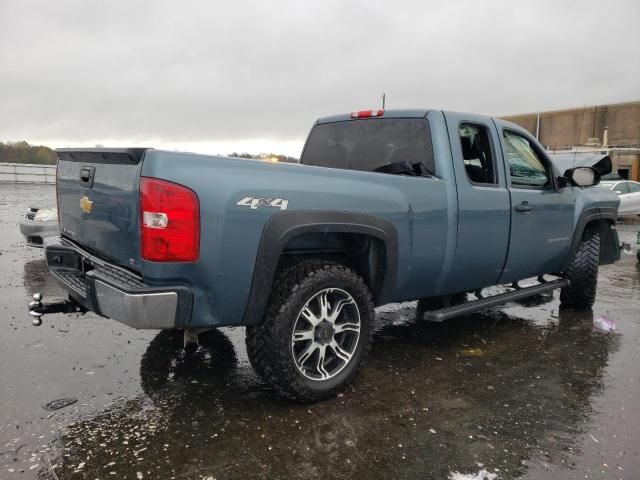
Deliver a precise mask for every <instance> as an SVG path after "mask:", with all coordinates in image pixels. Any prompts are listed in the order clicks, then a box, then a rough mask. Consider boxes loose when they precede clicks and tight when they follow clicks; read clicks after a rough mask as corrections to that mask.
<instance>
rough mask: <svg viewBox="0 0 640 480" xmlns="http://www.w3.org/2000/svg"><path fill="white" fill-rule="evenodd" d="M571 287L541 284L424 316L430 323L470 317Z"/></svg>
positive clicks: (559, 283)
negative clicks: (493, 308)
mask: <svg viewBox="0 0 640 480" xmlns="http://www.w3.org/2000/svg"><path fill="white" fill-rule="evenodd" d="M568 285H569V280H565V279H558V280H552V281H550V282H544V283H540V284H538V285H533V286H531V287H523V288H518V289H516V290H512V291H511V292H506V293H501V294H499V295H493V296H491V297H486V298H481V299H478V300H471V301H469V302H465V303H461V304H460V305H454V306H451V307H446V308H441V309H440V310H432V311H430V312H426V313H425V314H424V320H427V321H429V322H443V321H445V320H449V319H450V318H454V317H460V316H463V315H469V314H470V313H475V312H479V311H481V310H485V309H487V308H490V307H495V306H497V305H502V304H504V303H507V302H512V301H515V300H522V299H523V298H527V297H532V296H534V295H539V294H541V293H546V292H550V291H552V290H555V289H556V288H562V287H566V286H568Z"/></svg>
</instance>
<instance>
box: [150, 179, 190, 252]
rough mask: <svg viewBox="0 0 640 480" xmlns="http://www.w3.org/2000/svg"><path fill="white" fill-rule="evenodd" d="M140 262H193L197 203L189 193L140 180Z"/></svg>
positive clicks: (159, 182) (170, 185) (175, 186)
mask: <svg viewBox="0 0 640 480" xmlns="http://www.w3.org/2000/svg"><path fill="white" fill-rule="evenodd" d="M140 226H141V227H140V240H141V242H140V243H141V249H140V250H141V256H142V259H143V260H148V261H151V262H195V261H197V260H198V258H199V257H200V202H199V201H198V196H197V195H196V194H195V193H194V192H193V190H190V189H188V188H187V187H184V186H182V185H178V184H177V183H172V182H167V181H166V180H159V179H157V178H150V177H141V178H140Z"/></svg>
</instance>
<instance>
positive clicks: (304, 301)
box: [246, 261, 374, 402]
mask: <svg viewBox="0 0 640 480" xmlns="http://www.w3.org/2000/svg"><path fill="white" fill-rule="evenodd" d="M373 318H374V313H373V302H372V300H371V294H370V292H369V289H368V288H367V286H366V285H365V283H364V281H363V280H362V278H361V277H360V276H358V275H357V274H356V273H355V272H353V271H352V270H350V269H349V268H347V267H344V266H342V265H339V264H336V263H331V262H320V261H304V262H301V263H299V264H297V265H295V266H293V267H291V268H289V269H287V270H285V271H283V272H282V273H281V274H280V275H279V277H278V279H277V280H276V282H275V285H274V289H273V291H272V293H271V298H270V300H269V306H268V308H267V312H266V315H265V318H264V321H263V322H262V323H261V324H260V325H256V326H252V327H248V328H247V338H246V345H247V350H248V353H249V358H251V363H252V364H253V365H254V368H255V370H256V372H257V373H259V374H260V375H261V376H262V377H263V378H264V379H265V380H266V381H267V382H268V383H269V384H271V385H272V386H273V387H274V388H275V389H276V390H277V391H279V392H280V393H282V394H284V395H285V396H288V397H290V398H294V399H296V400H298V401H302V402H313V401H317V400H322V399H325V398H329V397H332V396H334V395H335V394H337V393H338V392H339V391H340V390H342V389H343V388H344V387H345V386H346V385H347V384H348V383H349V382H350V381H351V380H352V379H353V378H354V377H355V375H356V373H357V371H358V369H359V367H360V366H361V364H362V362H363V360H364V358H365V356H366V354H367V352H368V350H369V348H370V345H371V335H372V332H373V328H372V326H373Z"/></svg>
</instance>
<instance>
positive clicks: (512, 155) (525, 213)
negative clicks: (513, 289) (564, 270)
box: [495, 120, 575, 283]
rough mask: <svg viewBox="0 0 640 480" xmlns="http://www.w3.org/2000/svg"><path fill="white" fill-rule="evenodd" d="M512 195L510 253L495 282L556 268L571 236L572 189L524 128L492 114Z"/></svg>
mask: <svg viewBox="0 0 640 480" xmlns="http://www.w3.org/2000/svg"><path fill="white" fill-rule="evenodd" d="M495 122H496V125H497V127H498V132H499V137H500V145H501V146H502V152H503V156H504V162H505V169H506V172H507V183H508V187H509V193H510V196H511V207H512V208H511V235H510V242H509V254H508V257H507V263H506V264H505V269H504V272H503V274H502V276H501V278H500V283H508V282H512V281H514V280H521V279H523V278H528V277H532V276H536V275H539V274H545V273H552V272H556V271H557V270H558V269H559V268H561V266H562V264H563V263H564V261H565V259H566V256H567V255H568V253H569V248H570V245H571V240H572V237H573V225H574V212H575V192H574V189H573V188H571V187H567V188H562V189H557V183H556V178H555V176H556V172H555V171H554V169H553V167H552V164H551V161H550V160H549V158H548V157H547V155H546V154H545V153H544V149H543V148H542V147H541V146H540V145H539V144H538V143H537V142H536V141H535V140H534V139H533V137H531V136H530V135H529V134H528V133H526V132H524V131H522V130H521V129H516V128H515V127H512V126H511V125H509V124H505V123H504V122H501V121H500V120H496V121H495Z"/></svg>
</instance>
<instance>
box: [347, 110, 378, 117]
mask: <svg viewBox="0 0 640 480" xmlns="http://www.w3.org/2000/svg"><path fill="white" fill-rule="evenodd" d="M382 115H384V110H382V109H380V110H360V111H359V112H352V113H351V118H371V117H381V116H382Z"/></svg>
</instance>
